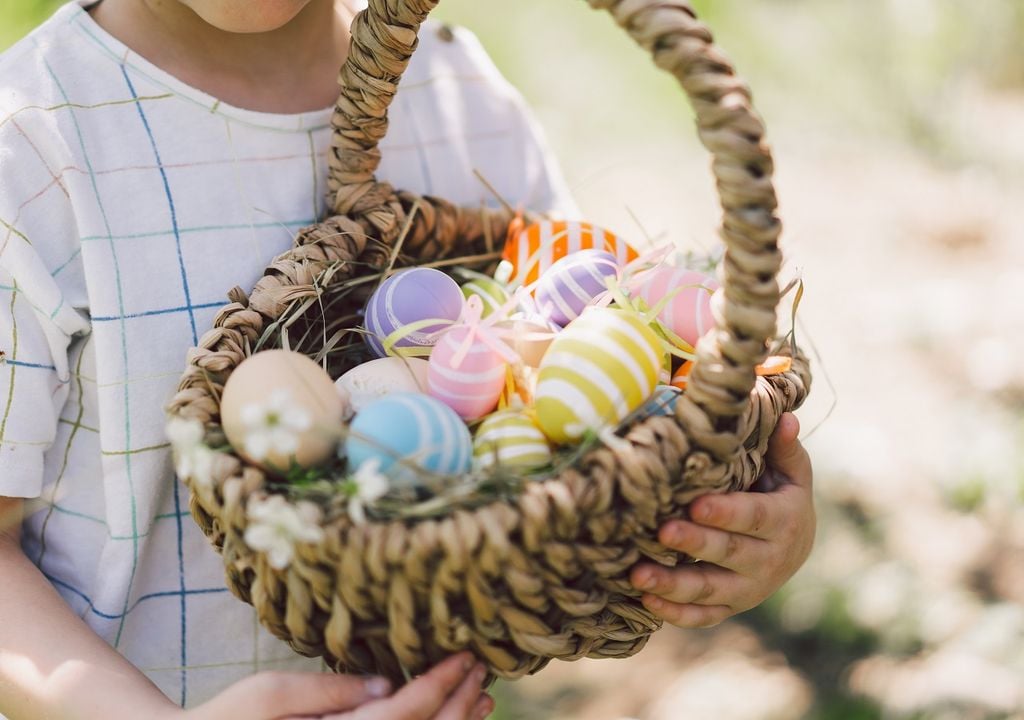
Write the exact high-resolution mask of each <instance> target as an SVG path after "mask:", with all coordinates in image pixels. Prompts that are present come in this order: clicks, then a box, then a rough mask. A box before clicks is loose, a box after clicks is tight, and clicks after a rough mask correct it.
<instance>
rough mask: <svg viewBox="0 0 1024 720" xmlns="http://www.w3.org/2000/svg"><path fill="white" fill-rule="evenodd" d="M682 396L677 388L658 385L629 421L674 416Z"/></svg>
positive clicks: (681, 392)
mask: <svg viewBox="0 0 1024 720" xmlns="http://www.w3.org/2000/svg"><path fill="white" fill-rule="evenodd" d="M682 394H683V391H682V390H680V389H679V388H677V387H672V386H671V385H659V386H658V387H656V388H655V389H654V394H653V395H651V397H649V398H648V399H647V402H645V403H644V404H643V405H641V406H640V407H639V409H637V411H636V412H635V413H633V415H632V416H631V418H630V419H632V420H633V421H634V422H641V421H642V420H646V419H647V418H651V417H666V416H670V415H675V412H676V404H677V403H678V402H679V398H680V397H681V396H682Z"/></svg>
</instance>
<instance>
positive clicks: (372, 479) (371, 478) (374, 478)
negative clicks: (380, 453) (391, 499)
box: [346, 458, 388, 525]
mask: <svg viewBox="0 0 1024 720" xmlns="http://www.w3.org/2000/svg"><path fill="white" fill-rule="evenodd" d="M346 491H347V492H348V494H349V498H348V516H349V517H350V518H352V522H354V523H356V524H357V525H362V524H363V523H365V522H366V512H365V510H364V505H369V504H370V503H372V502H373V501H374V500H377V499H379V498H380V497H382V496H383V495H384V494H385V493H387V491H388V479H387V477H385V476H384V475H382V474H381V472H380V458H370V459H369V460H366V461H365V462H363V464H362V465H360V466H359V469H358V470H356V472H355V474H354V475H353V476H352V478H351V480H350V481H349V483H348V485H347V487H346Z"/></svg>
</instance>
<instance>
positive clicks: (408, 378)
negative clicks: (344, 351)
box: [334, 357, 428, 413]
mask: <svg viewBox="0 0 1024 720" xmlns="http://www.w3.org/2000/svg"><path fill="white" fill-rule="evenodd" d="M427 366H428V365H427V361H426V360H424V359H422V358H402V357H387V358H379V359H377V360H370V361H369V362H365V363H363V364H362V365H356V366H355V367H354V368H352V369H351V370H349V371H348V372H346V373H345V374H344V375H342V376H341V377H340V378H338V380H337V381H336V382H335V383H334V385H335V387H336V388H338V391H339V392H344V393H346V394H347V395H348V397H349V403H350V405H351V407H352V412H356V413H358V412H359V411H360V410H362V409H363V408H364V407H366V406H367V405H368V404H370V403H371V402H373V401H374V400H377V399H378V398H381V397H383V396H385V395H390V394H392V393H397V392H419V393H425V392H426V391H427Z"/></svg>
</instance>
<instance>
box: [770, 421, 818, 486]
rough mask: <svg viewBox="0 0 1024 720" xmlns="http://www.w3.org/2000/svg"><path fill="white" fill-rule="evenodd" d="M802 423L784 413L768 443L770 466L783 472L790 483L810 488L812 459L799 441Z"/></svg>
mask: <svg viewBox="0 0 1024 720" xmlns="http://www.w3.org/2000/svg"><path fill="white" fill-rule="evenodd" d="M799 434H800V421H799V420H797V418H796V415H794V414H793V413H789V412H787V413H783V414H782V417H780V418H779V423H778V425H776V426H775V432H774V433H772V437H771V439H770V440H769V441H768V455H767V460H768V466H769V467H771V468H773V469H774V470H776V471H778V472H781V473H782V474H783V475H785V476H786V477H787V478H789V480H790V482H792V483H794V484H796V485H801V486H803V487H810V485H811V481H812V478H813V472H812V470H811V458H810V456H809V455H808V454H807V451H806V450H805V449H804V446H803V444H802V443H801V442H800V441H799V440H798V439H797V436H798V435H799Z"/></svg>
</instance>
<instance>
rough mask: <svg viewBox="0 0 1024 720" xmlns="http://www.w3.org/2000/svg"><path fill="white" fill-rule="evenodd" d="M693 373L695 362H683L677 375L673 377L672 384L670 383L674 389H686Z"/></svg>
mask: <svg viewBox="0 0 1024 720" xmlns="http://www.w3.org/2000/svg"><path fill="white" fill-rule="evenodd" d="M691 372H693V360H683V364H682V365H680V366H679V369H678V370H676V372H675V374H674V375H673V376H672V382H670V383H669V385H671V386H672V387H674V388H679V389H680V390H685V389H686V384H687V383H688V382H690V373H691Z"/></svg>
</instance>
